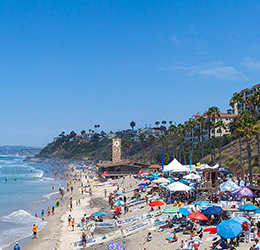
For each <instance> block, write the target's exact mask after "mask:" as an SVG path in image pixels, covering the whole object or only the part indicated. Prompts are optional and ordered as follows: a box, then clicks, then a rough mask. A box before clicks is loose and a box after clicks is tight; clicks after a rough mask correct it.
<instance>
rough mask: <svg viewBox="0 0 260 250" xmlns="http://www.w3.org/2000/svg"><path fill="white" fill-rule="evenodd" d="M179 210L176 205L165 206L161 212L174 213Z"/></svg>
mask: <svg viewBox="0 0 260 250" xmlns="http://www.w3.org/2000/svg"><path fill="white" fill-rule="evenodd" d="M179 211H180V208H178V207H173V206H172V207H166V208H165V209H164V210H163V213H165V214H174V213H178V212H179Z"/></svg>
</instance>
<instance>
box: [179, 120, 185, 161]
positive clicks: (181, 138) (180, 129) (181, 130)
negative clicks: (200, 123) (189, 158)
mask: <svg viewBox="0 0 260 250" xmlns="http://www.w3.org/2000/svg"><path fill="white" fill-rule="evenodd" d="M177 135H178V136H179V137H180V141H181V145H180V146H181V148H182V153H183V159H184V164H185V165H186V156H185V150H184V138H185V136H186V130H185V127H184V125H183V124H181V123H180V124H178V127H177Z"/></svg>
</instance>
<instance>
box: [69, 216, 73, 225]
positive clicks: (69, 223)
mask: <svg viewBox="0 0 260 250" xmlns="http://www.w3.org/2000/svg"><path fill="white" fill-rule="evenodd" d="M71 219H72V217H71V215H69V216H68V224H69V226H70V222H71Z"/></svg>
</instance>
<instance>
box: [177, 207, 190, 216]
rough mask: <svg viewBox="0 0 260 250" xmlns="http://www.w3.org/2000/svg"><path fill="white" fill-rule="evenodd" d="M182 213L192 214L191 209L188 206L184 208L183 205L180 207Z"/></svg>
mask: <svg viewBox="0 0 260 250" xmlns="http://www.w3.org/2000/svg"><path fill="white" fill-rule="evenodd" d="M179 212H180V213H181V214H183V215H185V216H187V215H188V214H190V211H189V210H188V209H186V208H183V207H181V208H180V211H179Z"/></svg>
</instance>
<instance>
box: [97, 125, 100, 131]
mask: <svg viewBox="0 0 260 250" xmlns="http://www.w3.org/2000/svg"><path fill="white" fill-rule="evenodd" d="M99 128H100V125H99V124H98V125H97V129H98V133H99Z"/></svg>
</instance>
